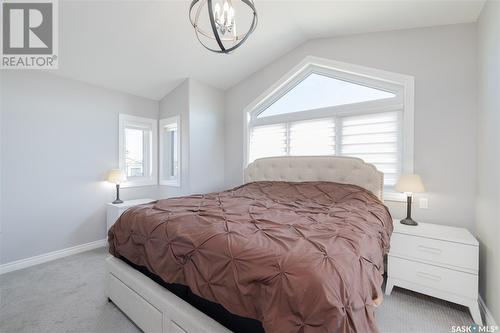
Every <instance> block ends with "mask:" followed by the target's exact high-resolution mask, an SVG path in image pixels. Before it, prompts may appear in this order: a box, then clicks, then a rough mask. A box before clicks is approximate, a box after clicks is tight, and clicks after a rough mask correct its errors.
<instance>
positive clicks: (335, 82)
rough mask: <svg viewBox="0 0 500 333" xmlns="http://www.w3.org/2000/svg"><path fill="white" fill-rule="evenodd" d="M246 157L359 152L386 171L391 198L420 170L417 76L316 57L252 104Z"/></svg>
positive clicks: (247, 131)
mask: <svg viewBox="0 0 500 333" xmlns="http://www.w3.org/2000/svg"><path fill="white" fill-rule="evenodd" d="M246 112H247V116H248V117H247V122H246V136H247V141H246V142H247V147H246V148H247V149H246V163H247V164H248V163H251V162H252V161H253V160H255V159H257V158H261V157H269V156H285V155H292V156H307V155H310V156H314V155H343V156H354V157H359V158H361V159H363V160H365V161H366V162H368V163H372V164H374V165H375V166H376V167H377V168H378V169H379V170H380V171H382V172H384V175H385V177H384V179H385V180H384V182H385V187H386V194H385V198H386V199H389V200H390V199H395V200H399V199H400V196H399V195H395V194H391V192H393V191H392V188H393V186H394V184H395V183H396V181H397V178H398V177H399V175H400V174H401V173H410V172H413V78H412V77H409V76H406V75H400V74H396V73H390V72H386V71H380V70H375V69H371V68H366V67H361V66H355V65H349V64H344V63H339V62H334V61H329V60H325V59H319V58H313V57H308V58H306V59H305V60H304V61H303V62H302V63H301V64H299V66H297V67H296V68H295V69H294V70H293V71H292V72H290V73H289V74H288V75H286V76H285V77H284V78H282V79H281V80H280V81H279V82H278V83H277V84H276V85H275V86H274V87H272V88H271V89H270V90H269V91H268V92H266V93H265V94H264V95H263V96H261V97H260V98H259V99H258V100H257V101H255V102H254V103H252V105H251V106H249V107H248V108H247V110H246Z"/></svg>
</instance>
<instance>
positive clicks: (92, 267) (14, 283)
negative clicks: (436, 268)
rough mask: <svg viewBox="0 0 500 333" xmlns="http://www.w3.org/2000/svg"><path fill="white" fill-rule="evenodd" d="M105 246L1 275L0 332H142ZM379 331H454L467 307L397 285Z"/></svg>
mask: <svg viewBox="0 0 500 333" xmlns="http://www.w3.org/2000/svg"><path fill="white" fill-rule="evenodd" d="M106 255H107V252H106V250H105V249H97V250H94V251H89V252H85V253H81V254H77V255H74V256H70V257H67V258H63V259H59V260H56V261H52V262H49V263H45V264H41V265H38V266H33V267H30V268H26V269H23V270H19V271H16V272H11V273H7V274H4V275H0V332H2V333H3V332H5V333H14V332H30V333H31V332H36V333H45V332H46V333H59V332H68V333H69V332H81V333H97V332H103V333H114V332H117V333H127V332H140V330H139V329H138V328H137V327H136V326H135V325H134V324H133V323H132V322H130V321H129V320H128V319H127V317H125V315H124V314H123V313H121V312H120V310H118V308H116V306H115V305H113V303H108V301H107V298H106V296H105V294H104V287H105V285H104V279H105V268H104V258H105V257H106ZM376 317H377V321H378V323H379V327H380V330H381V332H385V333H399V332H408V333H410V332H418V333H424V332H432V333H434V332H451V326H452V325H470V324H472V319H471V318H470V316H469V313H468V312H467V310H466V309H465V308H464V307H461V306H458V305H454V304H451V303H448V302H444V301H440V300H436V299H433V298H430V297H426V296H423V295H419V294H416V293H412V292H410V291H405V290H402V289H398V288H395V289H394V291H393V293H392V295H391V296H389V297H386V298H385V300H384V303H383V304H382V305H381V306H380V308H379V309H377V312H376Z"/></svg>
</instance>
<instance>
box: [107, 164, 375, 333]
mask: <svg viewBox="0 0 500 333" xmlns="http://www.w3.org/2000/svg"><path fill="white" fill-rule="evenodd" d="M244 178H245V183H248V182H253V181H265V180H281V181H299V182H300V181H333V182H337V183H344V184H354V185H358V186H361V187H364V188H366V189H367V190H369V191H371V192H373V193H374V194H375V195H376V196H377V197H378V198H382V191H383V183H384V182H383V180H384V176H383V174H382V173H381V172H379V171H377V169H376V168H375V167H374V166H373V165H371V164H367V163H364V162H363V161H362V160H361V159H358V158H351V157H336V156H314V157H310V156H309V157H270V158H263V159H259V160H256V161H255V162H253V163H251V164H250V165H248V167H247V168H246V169H245V173H244ZM106 261H107V277H106V278H107V286H106V293H107V296H108V299H109V300H110V301H112V302H113V303H114V304H115V305H116V306H118V307H119V308H120V309H121V310H122V311H123V312H124V313H125V314H126V315H127V316H128V317H129V318H130V319H131V320H132V321H133V322H134V323H135V324H136V325H137V326H138V327H139V328H141V329H142V330H143V331H144V332H146V333H149V332H152V333H186V332H187V333H201V332H207V333H209V332H212V333H230V332H231V331H229V330H228V329H227V328H225V327H224V326H222V325H221V324H219V323H218V322H216V321H215V320H214V319H212V318H210V317H209V316H207V315H205V314H204V313H202V312H201V311H199V310H197V309H195V308H194V307H192V306H191V305H190V304H188V303H187V302H185V301H184V300H182V299H181V298H179V297H177V296H175V295H174V294H173V293H171V292H170V291H168V290H167V289H165V288H164V287H162V286H160V285H159V284H157V283H156V282H154V281H153V280H151V279H150V278H148V277H147V276H145V275H144V274H142V273H140V272H139V271H137V270H135V269H133V268H132V267H130V266H129V265H127V264H125V263H124V262H123V261H122V260H120V259H117V258H115V257H113V256H110V257H108V258H107V259H106Z"/></svg>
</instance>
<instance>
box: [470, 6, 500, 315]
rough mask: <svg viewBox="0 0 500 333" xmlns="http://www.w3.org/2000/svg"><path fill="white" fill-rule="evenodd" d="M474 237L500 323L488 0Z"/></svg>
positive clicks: (499, 74)
mask: <svg viewBox="0 0 500 333" xmlns="http://www.w3.org/2000/svg"><path fill="white" fill-rule="evenodd" d="M478 35H479V40H478V42H479V43H478V44H479V47H478V49H479V112H478V123H477V129H478V130H477V159H478V167H477V175H478V177H477V222H476V223H477V235H478V238H479V241H480V249H481V251H480V259H481V260H480V270H479V277H480V286H481V288H480V292H481V295H483V297H484V298H485V301H486V305H487V306H488V308H489V309H490V311H491V312H492V314H493V316H494V317H495V319H496V322H497V323H498V322H499V320H500V247H499V246H498V240H499V239H500V221H499V217H498V216H499V214H498V212H499V209H500V176H499V170H500V98H499V93H500V2H498V1H488V2H487V3H486V4H485V6H484V8H483V11H482V13H481V17H480V20H479V24H478Z"/></svg>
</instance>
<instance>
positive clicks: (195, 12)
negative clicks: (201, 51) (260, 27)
mask: <svg viewBox="0 0 500 333" xmlns="http://www.w3.org/2000/svg"><path fill="white" fill-rule="evenodd" d="M216 1H217V0H216ZM233 1H235V0H223V1H221V2H223V4H222V6H221V4H220V3H219V2H218V1H217V2H216V3H215V6H214V5H213V2H214V1H212V0H193V2H191V6H190V7H189V19H190V21H191V24H192V25H193V28H194V30H195V33H196V38H198V41H199V42H200V43H201V45H203V46H204V47H205V48H206V49H207V50H210V51H212V52H216V53H225V54H228V53H230V52H232V51H234V50H236V49H237V48H238V47H240V46H241V45H242V44H243V43H244V42H245V41H246V40H247V38H248V37H249V36H250V35H251V34H252V32H254V30H255V28H256V27H257V20H258V18H257V11H256V10H255V5H254V3H253V0H238V1H240V2H242V3H244V4H245V5H246V6H247V7H248V8H249V9H250V10H251V11H252V16H253V17H252V22H251V24H250V28H249V29H248V31H247V32H246V33H243V34H238V32H237V30H236V19H235V11H234V7H233V4H232V2H233ZM205 6H206V7H207V10H208V18H209V21H210V22H209V23H210V28H211V29H210V31H207V30H204V29H202V28H201V27H200V25H199V22H198V21H199V19H200V15H201V13H202V11H203V9H204V8H205ZM213 40H215V42H216V43H214V47H211V46H209V45H208V42H209V41H213ZM217 47H218V48H217Z"/></svg>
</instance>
